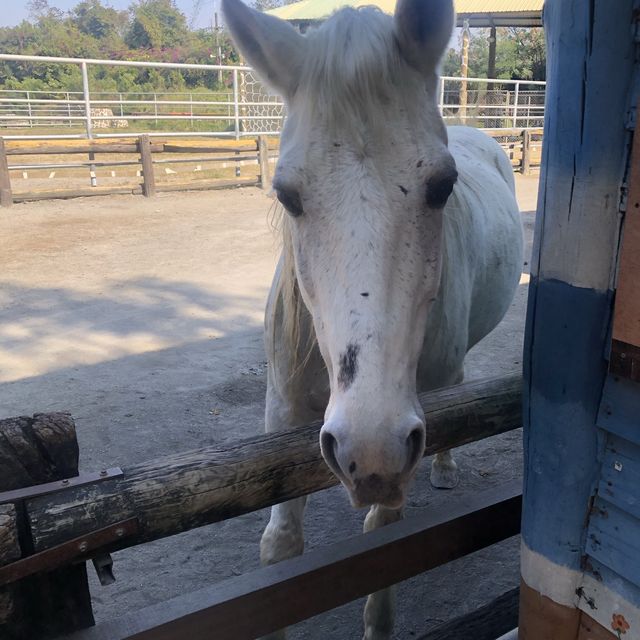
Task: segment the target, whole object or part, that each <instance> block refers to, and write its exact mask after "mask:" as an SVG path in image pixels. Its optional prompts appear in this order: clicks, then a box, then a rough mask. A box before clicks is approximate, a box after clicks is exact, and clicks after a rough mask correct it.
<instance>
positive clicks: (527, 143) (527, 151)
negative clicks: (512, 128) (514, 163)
mask: <svg viewBox="0 0 640 640" xmlns="http://www.w3.org/2000/svg"><path fill="white" fill-rule="evenodd" d="M520 173H522V175H525V176H527V175H529V174H530V173H531V131H529V129H524V130H523V131H522V162H521V164H520Z"/></svg>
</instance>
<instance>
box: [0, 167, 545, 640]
mask: <svg viewBox="0 0 640 640" xmlns="http://www.w3.org/2000/svg"><path fill="white" fill-rule="evenodd" d="M517 182H518V197H519V202H520V206H521V209H522V211H523V222H524V225H525V230H526V237H527V246H528V250H527V256H528V255H529V253H530V246H531V236H532V228H533V219H534V215H533V210H534V209H535V203H536V200H535V199H536V192H537V186H538V185H537V178H536V177H527V178H523V177H521V176H518V177H517ZM270 206H271V201H270V200H269V199H268V198H267V197H266V195H265V194H264V193H263V192H261V191H259V190H258V189H253V188H246V189H241V190H236V191H218V192H208V193H207V192H199V193H194V192H192V193H181V194H165V195H160V196H158V197H157V198H155V199H145V198H142V197H140V196H110V197H99V198H83V199H76V200H72V201H48V202H38V203H31V204H23V205H17V206H14V207H13V208H12V209H10V210H6V209H3V210H0V281H1V284H0V415H2V416H3V417H5V416H11V415H18V414H31V413H34V412H37V411H54V410H68V411H71V412H72V414H73V415H74V417H75V419H76V423H77V428H78V439H79V442H80V449H81V467H82V469H83V470H95V469H99V468H102V467H104V466H107V465H119V466H122V467H125V466H127V465H129V464H131V463H134V462H139V461H143V460H145V459H149V458H153V457H156V456H159V455H162V454H164V453H167V452H174V451H179V450H187V449H191V448H196V447H199V446H202V445H208V444H212V443H217V444H219V443H223V442H227V441H231V440H234V439H238V438H243V437H247V436H250V435H253V434H255V433H256V432H257V431H260V430H261V429H262V426H263V415H262V414H263V403H264V392H265V375H264V364H265V362H264V352H263V347H262V334H261V324H262V313H263V306H264V301H265V298H266V294H267V291H268V287H269V283H270V279H271V275H272V272H273V268H274V264H275V261H276V242H275V239H274V236H273V233H272V230H271V229H270V226H269V223H268V215H267V212H268V209H269V207H270ZM527 263H528V258H527ZM527 269H528V266H527V265H526V264H525V266H524V270H525V271H526V270H527ZM525 305H526V284H522V285H521V286H520V288H519V291H518V293H517V295H516V298H515V300H514V302H513V305H512V307H511V309H510V311H509V313H508V315H507V317H506V318H505V320H504V321H503V323H502V324H501V325H500V327H499V328H498V329H496V331H495V332H494V333H493V334H492V335H491V336H489V337H488V338H486V339H485V340H484V341H483V342H482V343H480V344H479V345H478V346H477V347H476V348H475V349H474V350H473V351H472V352H471V353H470V354H469V356H468V361H467V378H476V377H482V376H489V375H491V376H492V375H500V374H501V373H504V372H507V371H511V370H513V369H518V368H519V367H520V366H521V350H522V334H523V327H524V314H525ZM457 460H458V463H459V465H460V469H461V474H462V481H461V484H460V486H459V487H458V488H457V489H455V490H453V491H436V490H433V489H431V488H430V487H429V486H428V481H427V476H428V474H427V470H428V461H425V462H424V463H423V468H422V470H421V472H420V473H419V478H418V481H417V483H416V486H415V488H414V490H413V491H412V493H411V496H410V499H409V503H408V509H407V511H408V514H409V515H411V513H412V512H416V511H418V510H422V509H424V508H426V507H429V506H432V505H439V504H444V503H446V502H450V501H455V500H456V498H457V497H459V496H462V495H469V494H470V493H471V492H476V491H482V490H484V489H487V488H489V487H491V486H494V485H496V484H499V483H501V482H504V481H507V480H509V479H512V478H517V477H519V475H520V473H521V451H520V434H519V432H514V433H511V434H506V435H504V436H500V437H497V438H493V439H490V440H487V441H484V442H482V443H479V444H475V445H471V446H467V447H464V448H462V449H460V450H458V452H457ZM363 517H364V513H363V512H362V511H355V510H353V509H352V508H351V507H350V506H349V503H348V501H347V498H346V495H345V494H344V492H343V491H342V490H341V489H340V488H335V489H331V490H328V491H325V492H321V493H319V494H316V495H314V496H313V497H312V498H311V500H310V505H309V508H308V511H307V518H306V524H307V546H308V548H312V547H316V546H319V545H322V544H327V543H330V542H332V541H336V540H338V539H340V538H345V537H347V536H350V535H353V534H356V533H358V532H359V531H360V528H361V526H362V520H363ZM267 518H268V512H267V511H262V512H257V513H254V514H249V515H246V516H243V517H241V518H237V519H234V520H232V521H229V522H224V523H219V524H215V525H211V526H208V527H203V528H201V529H198V530H195V531H191V532H189V533H187V534H183V535H180V536H175V537H173V538H171V539H166V540H162V541H158V542H155V543H152V544H148V545H144V546H142V547H138V548H136V549H132V550H127V551H123V552H120V553H118V554H116V555H115V557H114V559H115V571H116V575H117V578H118V580H117V582H116V583H115V584H114V585H111V586H109V587H101V586H100V585H99V583H98V582H97V580H96V579H95V576H93V575H92V576H91V588H92V593H93V598H94V603H95V611H96V618H97V620H98V621H100V620H105V619H108V618H110V617H114V616H115V617H117V616H120V615H122V614H125V613H127V612H132V611H135V610H137V609H138V608H140V607H143V606H145V605H149V604H152V603H155V602H158V601H162V600H165V599H167V598H170V597H172V596H175V595H178V594H183V593H186V592H189V591H192V590H195V589H197V588H200V587H202V586H204V585H206V584H210V583H212V582H216V581H219V580H222V579H224V578H226V577H229V576H233V575H239V574H241V573H243V572H245V571H247V570H250V569H254V568H256V567H257V566H258V553H257V549H258V541H259V538H260V534H261V531H262V529H263V527H264V525H265V524H266V521H267ZM517 554H518V541H517V540H516V539H512V540H510V541H507V542H505V543H503V544H501V545H497V546H496V547H493V548H491V549H487V550H485V551H483V552H480V553H478V554H475V555H474V556H471V557H468V558H465V559H463V560H460V561H457V562H454V563H452V564H450V565H447V566H445V567H442V568H440V569H437V570H435V571H432V572H430V573H428V574H424V575H422V576H419V577H418V578H415V579H412V580H409V581H407V582H405V583H403V584H402V585H400V587H399V605H398V621H397V625H396V632H395V637H396V638H398V639H406V638H412V637H417V636H419V635H420V634H422V633H423V632H424V631H426V630H427V629H428V628H430V627H432V626H434V625H435V624H437V623H440V622H442V621H445V620H447V619H450V618H452V617H454V616H456V615H458V614H460V613H462V612H466V611H468V610H471V609H472V608H475V607H476V606H479V605H480V604H483V603H485V602H486V601H488V600H489V599H490V598H491V597H493V596H494V595H497V594H498V593H500V592H502V591H504V590H506V589H508V588H511V587H512V586H515V585H516V584H517V580H518V577H517V576H518V557H517ZM361 611H362V602H356V603H352V604H350V605H347V606H345V607H341V608H339V609H336V610H334V611H331V612H328V613H327V614H324V615H322V616H318V617H317V618H314V619H312V620H310V621H306V622H305V623H302V624H300V625H298V626H297V627H296V628H295V629H294V630H293V631H292V633H291V638H294V639H302V638H310V639H316V638H317V639H335V640H342V639H352V638H360V637H361V632H362V631H361Z"/></svg>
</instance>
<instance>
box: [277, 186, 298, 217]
mask: <svg viewBox="0 0 640 640" xmlns="http://www.w3.org/2000/svg"><path fill="white" fill-rule="evenodd" d="M276 196H277V197H278V200H280V204H281V205H282V206H283V207H284V208H285V209H286V210H287V212H288V213H289V214H291V215H292V216H293V217H294V218H297V217H298V216H301V215H302V214H303V213H304V211H303V209H302V201H301V200H300V194H299V193H298V192H297V191H285V190H284V189H276Z"/></svg>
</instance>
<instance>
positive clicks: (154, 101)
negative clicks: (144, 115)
mask: <svg viewBox="0 0 640 640" xmlns="http://www.w3.org/2000/svg"><path fill="white" fill-rule="evenodd" d="M153 111H154V113H155V116H156V127H157V126H158V94H157V93H154V94H153Z"/></svg>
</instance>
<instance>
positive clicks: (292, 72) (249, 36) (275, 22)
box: [222, 0, 306, 97]
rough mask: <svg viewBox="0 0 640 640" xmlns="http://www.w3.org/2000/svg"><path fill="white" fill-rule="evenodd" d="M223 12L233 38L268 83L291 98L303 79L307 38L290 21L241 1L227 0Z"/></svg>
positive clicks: (223, 3)
mask: <svg viewBox="0 0 640 640" xmlns="http://www.w3.org/2000/svg"><path fill="white" fill-rule="evenodd" d="M222 11H223V13H224V18H225V22H226V25H227V27H228V28H229V31H230V32H231V36H232V38H233V41H234V42H235V43H236V45H237V47H238V49H239V50H240V52H241V53H242V55H243V56H244V57H245V58H246V59H247V61H248V62H249V64H250V65H251V66H252V67H253V68H254V69H255V70H256V71H257V72H258V74H259V75H260V77H261V78H262V80H263V81H264V82H266V83H267V84H268V85H270V86H271V87H272V88H273V89H275V90H276V91H278V92H279V93H281V94H283V95H284V96H285V97H291V96H292V95H293V94H294V93H295V90H296V87H297V85H298V80H299V69H300V66H301V64H302V60H303V58H304V53H305V45H306V41H305V39H304V38H303V37H302V36H301V35H300V34H299V33H298V32H297V31H296V30H295V29H294V28H293V27H292V26H291V25H290V24H289V23H288V22H285V21H284V20H280V19H279V18H276V17H274V16H269V15H267V14H265V13H260V12H259V11H256V10H255V9H251V8H249V7H247V6H246V5H245V4H244V3H242V2H241V0H223V2H222Z"/></svg>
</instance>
